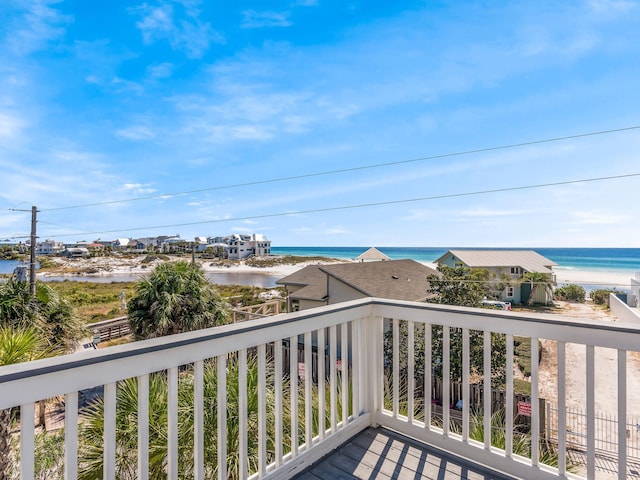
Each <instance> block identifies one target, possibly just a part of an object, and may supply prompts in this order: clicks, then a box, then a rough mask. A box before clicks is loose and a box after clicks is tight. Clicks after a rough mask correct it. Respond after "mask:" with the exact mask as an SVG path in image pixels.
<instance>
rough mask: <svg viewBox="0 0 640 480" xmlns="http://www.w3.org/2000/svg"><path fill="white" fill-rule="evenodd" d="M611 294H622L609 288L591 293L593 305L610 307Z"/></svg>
mask: <svg viewBox="0 0 640 480" xmlns="http://www.w3.org/2000/svg"><path fill="white" fill-rule="evenodd" d="M610 293H620V292H619V291H618V290H616V289H613V290H612V289H607V288H600V289H598V290H593V291H592V292H591V299H592V300H593V303H595V304H596V305H608V304H609V294H610Z"/></svg>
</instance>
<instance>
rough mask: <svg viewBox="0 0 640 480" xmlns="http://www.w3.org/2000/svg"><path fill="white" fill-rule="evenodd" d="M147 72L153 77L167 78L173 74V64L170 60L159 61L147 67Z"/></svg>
mask: <svg viewBox="0 0 640 480" xmlns="http://www.w3.org/2000/svg"><path fill="white" fill-rule="evenodd" d="M147 74H148V75H149V76H150V77H151V78H167V77H170V76H171V75H173V64H171V63H168V62H163V63H158V64H154V65H150V66H149V67H147Z"/></svg>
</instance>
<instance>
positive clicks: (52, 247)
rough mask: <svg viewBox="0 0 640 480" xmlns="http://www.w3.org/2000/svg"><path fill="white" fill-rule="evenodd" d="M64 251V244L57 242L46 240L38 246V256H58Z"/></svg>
mask: <svg viewBox="0 0 640 480" xmlns="http://www.w3.org/2000/svg"><path fill="white" fill-rule="evenodd" d="M63 250H64V243H62V242H56V241H55V240H45V241H44V242H39V243H37V245H36V254H37V255H57V254H58V253H60V252H62V251H63Z"/></svg>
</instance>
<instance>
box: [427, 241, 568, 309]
mask: <svg viewBox="0 0 640 480" xmlns="http://www.w3.org/2000/svg"><path fill="white" fill-rule="evenodd" d="M436 263H437V264H438V265H446V266H448V267H457V266H465V267H469V268H484V269H486V270H488V271H489V273H490V275H491V276H492V277H493V278H495V279H497V280H501V279H504V280H506V281H507V282H508V283H509V285H508V286H507V287H506V288H505V289H504V291H503V292H502V295H501V298H500V299H501V300H503V301H506V302H511V303H524V302H527V301H528V300H529V297H530V295H531V292H532V290H533V288H532V285H531V283H530V282H527V281H526V276H527V274H528V273H541V274H544V275H546V276H547V278H548V280H549V281H550V282H552V283H554V284H555V275H554V273H553V267H554V266H556V265H557V263H555V262H554V261H552V260H549V259H548V258H546V257H544V256H542V255H540V254H539V253H538V252H536V251H534V250H449V251H448V252H447V253H445V254H444V255H442V256H441V257H440V258H438V259H437V260H436ZM535 295H536V298H535V299H534V302H535V303H544V304H547V303H549V302H551V301H552V300H553V298H552V296H551V295H550V292H547V291H545V289H543V288H540V289H537V290H536V293H535Z"/></svg>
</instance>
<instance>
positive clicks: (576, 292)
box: [555, 284, 587, 303]
mask: <svg viewBox="0 0 640 480" xmlns="http://www.w3.org/2000/svg"><path fill="white" fill-rule="evenodd" d="M586 296H587V292H585V290H584V288H582V287H581V286H580V285H574V284H570V285H565V286H564V287H560V288H557V289H556V292H555V298H556V299H557V300H565V301H567V302H578V303H584V301H585V298H586Z"/></svg>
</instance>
